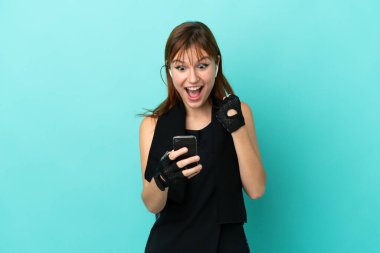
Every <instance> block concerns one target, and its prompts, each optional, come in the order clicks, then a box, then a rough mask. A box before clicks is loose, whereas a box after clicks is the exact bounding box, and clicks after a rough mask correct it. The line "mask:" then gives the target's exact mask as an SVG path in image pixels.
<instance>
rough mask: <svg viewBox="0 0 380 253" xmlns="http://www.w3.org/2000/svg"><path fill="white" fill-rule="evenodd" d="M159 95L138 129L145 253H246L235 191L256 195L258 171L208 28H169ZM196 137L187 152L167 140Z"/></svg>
mask: <svg viewBox="0 0 380 253" xmlns="http://www.w3.org/2000/svg"><path fill="white" fill-rule="evenodd" d="M165 69H166V76H167V88H168V90H167V91H168V94H167V98H166V99H165V100H164V101H163V102H162V103H161V104H160V105H159V106H158V107H157V108H155V109H153V110H151V111H149V112H148V113H145V114H144V115H145V117H144V119H143V120H142V123H141V126H140V155H141V168H142V179H143V190H142V199H143V201H144V204H145V206H146V207H147V209H148V210H149V211H150V212H152V213H154V214H155V215H156V221H155V223H154V224H153V227H152V229H151V231H150V234H149V238H148V240H147V244H146V247H145V252H151V253H161V252H162V253H171V252H173V253H174V252H181V253H186V252H191V253H202V252H205V253H206V252H207V253H213V252H215V253H216V252H218V253H220V252H231V253H232V252H234V253H236V252H241V253H245V252H250V250H249V245H248V241H247V238H246V236H245V232H244V227H243V225H244V223H246V222H247V214H246V210H245V204H244V198H243V190H244V191H245V193H246V194H247V195H248V196H249V197H250V198H251V199H257V198H259V197H261V196H262V195H263V194H264V191H265V183H266V174H265V171H264V167H263V164H262V161H261V157H260V152H259V148H258V143H257V138H256V133H255V127H254V121H253V115H252V111H251V109H250V107H249V105H248V104H246V103H244V102H240V99H239V97H238V96H237V95H235V94H234V92H233V89H232V87H231V85H230V84H229V82H228V81H227V79H226V78H225V76H224V75H223V69H222V55H221V53H220V50H219V47H218V45H217V43H216V40H215V38H214V36H213V34H212V32H211V30H210V29H209V28H208V27H207V26H206V25H205V24H203V23H201V22H185V23H182V24H180V25H178V26H177V27H175V28H174V29H173V31H172V32H171V34H170V36H169V38H168V40H167V43H166V47H165ZM175 136H191V137H193V138H195V139H196V140H197V142H196V148H197V153H196V154H195V155H191V156H190V157H189V156H186V158H183V157H184V156H185V155H186V153H187V152H189V149H188V148H187V147H182V148H179V149H175V150H174V149H173V137H175Z"/></svg>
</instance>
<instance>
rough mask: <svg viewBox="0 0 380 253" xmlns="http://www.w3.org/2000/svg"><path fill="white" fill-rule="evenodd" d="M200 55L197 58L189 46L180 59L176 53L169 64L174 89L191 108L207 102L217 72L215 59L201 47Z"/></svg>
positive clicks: (192, 48)
mask: <svg viewBox="0 0 380 253" xmlns="http://www.w3.org/2000/svg"><path fill="white" fill-rule="evenodd" d="M201 55H202V57H201V58H199V59H198V57H197V52H196V49H195V48H194V47H191V48H190V49H188V50H187V51H186V52H185V53H184V54H183V57H181V58H182V59H180V58H178V57H179V53H177V55H176V56H175V57H174V59H173V61H172V63H171V65H170V71H171V76H172V80H173V84H174V87H175V89H176V90H177V92H178V93H179V95H180V96H181V98H182V101H183V102H184V103H185V105H186V106H187V107H189V108H193V109H195V108H200V107H202V106H203V105H204V104H205V102H207V99H208V97H209V95H210V93H211V90H212V88H213V87H214V83H215V76H216V73H217V72H216V63H215V61H214V60H213V59H212V58H210V56H209V55H208V54H207V53H206V51H204V50H203V49H202V50H201Z"/></svg>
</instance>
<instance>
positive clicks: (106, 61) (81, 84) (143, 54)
mask: <svg viewBox="0 0 380 253" xmlns="http://www.w3.org/2000/svg"><path fill="white" fill-rule="evenodd" d="M379 13H380V4H379V1H375V0H373V1H364V0H362V1H343V0H341V1H339V0H336V1H332V0H320V1H302V0H290V1H279V0H273V1H159V2H158V1H121V0H118V1H117V0H115V1H90V0H83V1H74V0H71V1H70V0H69V1H48V0H34V1H25V0H24V1H23V0H0V252H1V253H11V252H17V253H23V252H28V253H30V252H33V253H34V252H36V253H37V252H38V253H43V252H49V253H50V252H55V253H61V252H70V253H76V252H107V253H109V252H128V253H129V252H132V253H133V252H143V249H144V247H145V243H146V239H147V237H148V234H149V231H150V228H151V226H152V224H153V222H154V215H153V214H151V213H149V212H148V211H147V210H146V208H145V207H144V205H143V202H142V200H141V195H140V194H141V190H142V175H141V168H140V160H139V146H138V145H139V144H138V128H139V124H140V121H141V118H139V117H136V114H137V113H141V112H143V108H153V107H155V106H156V105H157V104H158V103H159V102H161V101H162V100H163V99H164V98H165V94H166V90H165V85H164V84H163V83H162V81H161V79H160V75H159V70H160V67H161V66H162V64H163V63H164V59H163V58H164V46H165V43H166V39H167V38H168V36H169V33H170V31H171V30H172V29H173V28H174V27H175V26H176V25H178V24H180V23H182V22H184V21H188V20H199V21H202V22H204V23H206V24H207V25H208V26H209V27H210V28H211V30H212V31H213V32H214V35H215V37H216V39H217V41H218V43H219V46H220V49H221V52H222V56H223V61H224V65H223V68H224V71H225V75H226V77H227V78H228V80H229V81H230V82H231V84H232V85H233V87H234V89H235V91H236V93H237V94H238V95H239V96H240V98H241V100H242V101H244V102H246V103H248V104H249V105H250V106H251V108H252V110H253V114H254V118H255V125H256V131H257V136H258V141H259V147H260V150H261V154H262V158H263V163H264V166H265V169H266V172H267V189H266V193H265V195H264V196H263V197H262V198H261V199H259V200H255V201H253V200H250V199H249V198H247V196H245V197H246V206H247V210H248V223H247V224H246V225H245V228H246V233H247V236H248V238H249V244H250V246H251V249H252V250H253V252H266V253H269V252H282V253H285V252H289V253H294V252H303V253H305V252H380V245H379V238H380V216H379V210H380V186H379V178H380V172H379V169H380V159H379V157H380V146H379V141H380V134H379V129H380V118H379V116H380V99H379V97H380V96H379V95H380V87H379V85H380V78H379V69H380V60H379V59H380V47H379V45H380V32H379V31H380V29H379V25H380V16H379Z"/></svg>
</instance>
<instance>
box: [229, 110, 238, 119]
mask: <svg viewBox="0 0 380 253" xmlns="http://www.w3.org/2000/svg"><path fill="white" fill-rule="evenodd" d="M236 114H237V111H236V110H235V109H229V110H228V112H227V116H229V117H231V116H234V115H236Z"/></svg>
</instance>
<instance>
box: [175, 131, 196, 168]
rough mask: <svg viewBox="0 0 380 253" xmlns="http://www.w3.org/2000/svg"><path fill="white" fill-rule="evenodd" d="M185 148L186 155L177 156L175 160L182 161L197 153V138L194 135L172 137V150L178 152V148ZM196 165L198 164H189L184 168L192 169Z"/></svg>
mask: <svg viewBox="0 0 380 253" xmlns="http://www.w3.org/2000/svg"><path fill="white" fill-rule="evenodd" d="M183 147H186V148H187V153H185V154H183V155H181V156H179V157H178V158H177V160H182V159H185V158H188V157H191V156H195V155H197V154H198V152H197V137H195V136H194V135H179V136H174V137H173V149H174V150H178V149H180V148H183ZM196 165H198V162H195V163H192V164H189V165H187V166H186V168H192V167H194V166H196Z"/></svg>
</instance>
